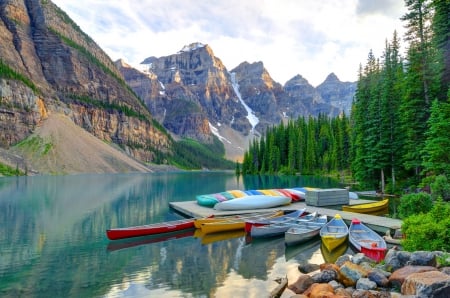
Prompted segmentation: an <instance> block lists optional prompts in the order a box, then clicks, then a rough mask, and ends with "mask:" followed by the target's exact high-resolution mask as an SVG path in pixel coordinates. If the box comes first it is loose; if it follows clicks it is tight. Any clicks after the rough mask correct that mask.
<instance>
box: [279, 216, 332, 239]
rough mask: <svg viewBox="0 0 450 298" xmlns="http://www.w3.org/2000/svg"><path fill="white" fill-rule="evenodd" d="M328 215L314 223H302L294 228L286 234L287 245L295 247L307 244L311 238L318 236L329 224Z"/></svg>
mask: <svg viewBox="0 0 450 298" xmlns="http://www.w3.org/2000/svg"><path fill="white" fill-rule="evenodd" d="M327 221H328V219H327V216H326V215H321V216H319V217H317V218H316V219H315V220H314V221H310V222H301V223H298V224H297V225H295V226H292V227H291V228H289V230H287V231H286V232H285V233H284V241H285V243H286V245H294V244H298V243H301V242H306V241H308V240H310V239H311V238H313V237H315V236H318V235H319V233H320V229H321V228H322V227H323V226H324V225H325V224H326V223H327Z"/></svg>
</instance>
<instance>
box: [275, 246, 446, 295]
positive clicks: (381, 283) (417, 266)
mask: <svg viewBox="0 0 450 298" xmlns="http://www.w3.org/2000/svg"><path fill="white" fill-rule="evenodd" d="M449 264H450V255H449V254H448V253H444V252H441V251H434V252H426V251H418V252H413V253H410V252H406V251H402V250H399V249H398V248H397V247H393V248H391V249H390V250H389V251H388V252H387V254H386V257H385V260H384V261H383V262H381V263H378V264H377V263H375V262H374V261H373V260H371V259H369V258H368V257H366V256H365V255H364V254H362V253H358V254H356V255H353V256H352V255H348V254H346V255H343V256H341V257H339V258H338V259H337V261H336V262H335V263H334V264H327V263H326V264H322V265H320V270H316V271H314V272H305V271H304V270H303V269H304V268H302V267H299V271H300V272H303V273H300V276H299V277H298V279H297V280H296V281H295V282H292V283H290V284H289V285H288V286H287V288H286V289H284V291H283V290H282V291H283V292H280V293H279V295H278V296H281V295H282V297H296V298H302V297H309V298H318V297H321V298H325V297H327V298H334V297H352V298H360V297H369V298H371V297H374V298H378V297H380V298H381V297H383V298H384V297H399V298H400V297H411V298H412V297H419V298H422V297H423V298H425V297H427V298H444V297H445V298H448V297H450V267H449ZM275 296H276V295H275Z"/></svg>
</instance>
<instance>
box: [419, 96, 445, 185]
mask: <svg viewBox="0 0 450 298" xmlns="http://www.w3.org/2000/svg"><path fill="white" fill-rule="evenodd" d="M448 98H449V100H447V102H442V103H441V102H439V101H438V100H434V101H433V104H432V106H431V116H430V119H429V120H428V123H429V127H430V129H429V130H428V131H427V133H426V136H427V139H426V142H425V147H424V150H423V156H424V159H423V166H424V171H425V172H427V173H431V174H433V175H441V174H443V175H445V176H447V177H450V152H449V148H450V121H449V119H450V92H449V97H448Z"/></svg>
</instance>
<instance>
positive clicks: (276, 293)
mask: <svg viewBox="0 0 450 298" xmlns="http://www.w3.org/2000/svg"><path fill="white" fill-rule="evenodd" d="M275 281H276V282H277V283H279V285H278V286H277V287H276V288H275V289H273V290H272V292H270V296H269V297H270V298H279V297H281V294H283V292H284V290H285V289H286V287H287V285H288V279H287V277H281V278H277V279H276V280H275Z"/></svg>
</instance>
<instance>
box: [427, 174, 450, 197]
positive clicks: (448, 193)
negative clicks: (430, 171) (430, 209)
mask: <svg viewBox="0 0 450 298" xmlns="http://www.w3.org/2000/svg"><path fill="white" fill-rule="evenodd" d="M431 196H432V198H433V200H437V199H438V198H441V199H443V200H444V201H446V202H448V201H450V183H449V182H448V180H447V177H446V176H445V175H439V176H437V177H436V179H435V180H434V182H432V183H431Z"/></svg>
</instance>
